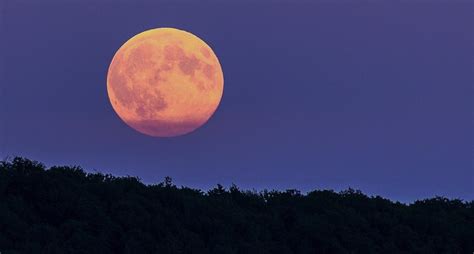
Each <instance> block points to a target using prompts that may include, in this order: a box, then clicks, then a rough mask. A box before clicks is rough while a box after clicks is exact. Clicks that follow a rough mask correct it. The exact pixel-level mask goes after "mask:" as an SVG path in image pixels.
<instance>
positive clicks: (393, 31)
mask: <svg viewBox="0 0 474 254" xmlns="http://www.w3.org/2000/svg"><path fill="white" fill-rule="evenodd" d="M34 2H37V1H33V0H31V1H30V0H28V1H25V0H21V1H12V0H9V1H1V3H0V26H1V34H0V38H1V39H0V47H1V48H0V88H1V94H0V156H1V157H2V158H5V157H6V156H15V155H20V156H26V157H28V158H31V159H35V160H39V161H41V162H44V163H45V164H46V165H48V166H52V165H57V164H61V165H80V166H82V167H84V168H85V169H87V170H88V171H90V172H93V171H94V170H97V171H100V172H104V173H112V174H114V175H132V176H138V177H140V178H141V179H142V180H143V181H144V182H145V183H156V182H161V181H162V179H163V177H164V176H171V177H172V178H173V179H174V182H175V183H176V184H178V185H186V186H190V187H195V188H204V189H207V188H210V187H212V186H215V185H216V184H217V183H221V184H223V185H226V186H228V185H230V184H231V183H235V184H237V185H238V186H241V187H243V188H246V189H252V188H255V189H257V190H261V189H263V188H268V189H273V188H275V189H287V188H297V189H300V190H302V191H308V190H311V189H315V188H329V189H335V190H341V189H345V188H347V187H349V186H350V187H352V188H356V189H361V190H362V191H363V192H365V193H367V194H370V195H382V196H384V197H388V198H391V199H396V200H400V201H413V200H415V199H418V198H426V197H432V196H435V195H443V196H448V197H453V198H463V199H474V169H473V150H472V149H473V142H474V138H473V121H472V119H473V118H472V117H473V95H474V94H473V84H474V73H473V59H474V32H473V31H474V22H473V16H472V8H473V7H474V6H473V5H474V4H473V3H472V2H470V1H411V2H412V3H408V2H409V1H380V2H383V3H375V1H339V2H338V3H334V2H333V3H329V2H330V1H327V2H326V1H320V2H316V1H300V2H297V1H234V2H233V3H231V1H215V2H212V1H203V2H201V1H199V2H200V3H197V2H198V1H181V2H179V3H176V2H175V3H172V1H169V2H159V1H151V0H150V1H143V0H142V1H107V0H96V1H74V0H69V1H55V2H49V3H48V2H46V3H45V2H44V1H41V2H37V3H34ZM137 2H139V3H137ZM219 2H221V3H219ZM224 2H225V3H224ZM256 2H259V3H258V4H257V3H256ZM335 2H337V1H335ZM157 27H176V28H180V29H183V30H187V31H190V32H192V33H194V34H196V35H197V36H199V37H200V38H202V39H203V40H205V41H206V42H207V43H208V44H209V45H210V46H211V47H212V48H213V49H214V52H215V53H216V54H217V56H218V57H219V60H220V62H221V65H222V68H223V71H224V77H225V83H224V95H223V98H222V101H221V104H220V107H219V108H218V110H217V111H216V113H215V114H214V116H213V117H212V118H211V120H210V121H209V122H208V123H207V124H206V125H204V126H203V127H201V128H200V129H198V130H197V131H195V132H193V133H191V134H189V135H186V136H181V137H176V138H171V139H170V138H168V139H166V138H165V139H163V138H153V137H149V136H145V135H143V134H140V133H138V132H136V131H135V130H133V129H131V128H129V127H128V126H127V125H126V124H125V123H123V122H122V121H121V120H120V119H119V118H118V116H117V115H116V114H115V112H114V111H113V109H112V106H111V105H110V103H109V100H108V97H107V91H106V73H107V69H108V66H109V63H110V61H111V59H112V57H113V55H114V53H115V52H116V50H117V49H118V48H119V47H120V46H121V45H122V44H123V43H124V42H125V41H126V40H127V39H129V38H130V37H132V36H133V35H135V34H137V33H139V32H142V31H144V30H147V29H151V28H157Z"/></svg>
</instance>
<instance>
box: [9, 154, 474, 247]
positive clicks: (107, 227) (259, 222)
mask: <svg viewBox="0 0 474 254" xmlns="http://www.w3.org/2000/svg"><path fill="white" fill-rule="evenodd" d="M473 205H474V203H473V202H472V201H471V202H462V201H460V200H449V199H445V198H433V199H426V200H421V201H416V202H414V203H413V204H411V205H405V204H401V203H394V202H391V201H390V200H387V199H384V198H381V197H368V196H366V195H364V194H362V193H361V192H359V191H354V190H351V189H349V190H347V191H343V192H340V193H336V192H333V191H327V190H324V191H313V192H310V193H308V194H306V195H302V194H300V193H299V192H298V191H296V190H288V191H285V192H280V191H264V192H262V193H254V192H248V191H241V190H239V189H238V188H237V187H236V186H233V187H231V188H230V189H228V190H226V189H224V188H223V187H222V186H220V185H219V186H218V187H216V188H214V189H213V190H210V191H209V192H207V193H205V192H202V191H200V190H195V189H190V188H185V187H180V188H179V187H176V186H174V185H173V184H172V183H171V179H169V178H167V179H166V180H165V182H163V183H160V184H157V185H144V184H142V183H141V182H140V181H139V180H138V179H137V178H133V177H113V176H111V175H103V174H87V173H85V172H84V171H83V170H82V169H80V168H77V167H51V168H49V169H47V170H46V169H45V167H44V166H43V165H42V164H39V163H37V162H33V161H30V160H27V159H22V158H15V159H13V160H12V161H9V162H2V163H1V164H0V252H1V253H2V254H8V253H61V254H64V253H100V254H106V253H114V254H115V253H216V254H226V253H242V254H251V253H262V254H263V253H269V254H270V253H271V254H277V253H285V254H287V253H288V254H289V253H384V254H386V253H472V252H473V251H474V207H473Z"/></svg>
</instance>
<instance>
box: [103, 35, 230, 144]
mask: <svg viewBox="0 0 474 254" xmlns="http://www.w3.org/2000/svg"><path fill="white" fill-rule="evenodd" d="M223 89H224V75H223V73H222V68H221V65H220V63H219V60H218V59H217V56H216V55H215V54H214V52H213V51H212V49H211V48H210V47H209V46H208V45H207V44H206V43H205V42H204V41H203V40H201V39H200V38H198V37H197V36H195V35H193V34H191V33H189V32H186V31H183V30H179V29H174V28H157V29H151V30H148V31H145V32H142V33H140V34H137V35H135V36H134V37H132V38H131V39H129V40H128V41H127V42H125V44H123V46H122V47H120V49H119V50H118V51H117V52H116V53H115V56H114V57H113V59H112V62H111V64H110V67H109V71H108V74H107V93H108V96H109V99H110V102H111V104H112V107H113V108H114V110H115V112H116V113H117V114H118V116H119V117H120V118H121V119H122V120H123V121H124V122H125V123H126V124H127V125H129V126H130V127H132V128H133V129H135V130H137V131H139V132H141V133H143V134H147V135H150V136H154V137H174V136H179V135H184V134H187V133H190V132H192V131H194V130H196V129H197V128H199V127H200V126H202V125H203V124H204V123H206V122H207V120H208V119H209V118H210V117H211V116H212V115H213V113H214V112H215V110H216V109H217V107H218V106H219V102H220V100H221V97H222V93H223Z"/></svg>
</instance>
